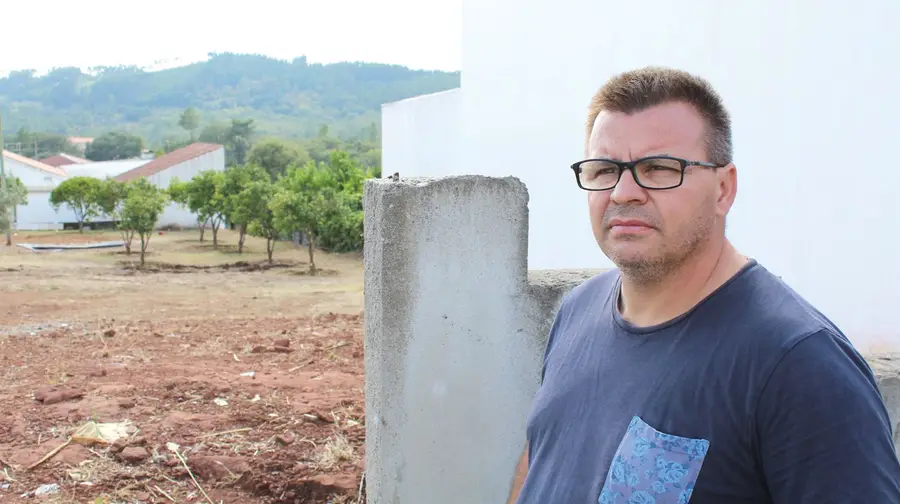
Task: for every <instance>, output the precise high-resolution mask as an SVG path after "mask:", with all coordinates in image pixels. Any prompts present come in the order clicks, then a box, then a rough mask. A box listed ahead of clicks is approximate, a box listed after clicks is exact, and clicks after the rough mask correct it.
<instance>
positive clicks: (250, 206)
mask: <svg viewBox="0 0 900 504" xmlns="http://www.w3.org/2000/svg"><path fill="white" fill-rule="evenodd" d="M275 192H276V187H275V185H274V184H273V183H272V182H271V181H269V180H256V181H253V182H251V183H250V184H248V185H247V186H246V187H244V189H243V190H242V191H241V192H240V194H239V196H238V204H237V206H236V208H235V211H236V213H237V214H238V216H239V218H241V219H242V220H246V221H247V222H249V223H250V224H249V225H248V226H247V232H248V233H250V235H252V236H258V237H260V238H265V239H266V255H267V256H268V258H269V264H272V254H273V252H274V251H275V242H276V241H278V237H279V234H280V233H279V232H278V228H277V227H276V225H275V216H274V213H273V212H272V209H271V208H270V206H269V203H270V202H271V201H272V198H273V197H274V196H275Z"/></svg>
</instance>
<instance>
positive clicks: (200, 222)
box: [197, 217, 209, 243]
mask: <svg viewBox="0 0 900 504" xmlns="http://www.w3.org/2000/svg"><path fill="white" fill-rule="evenodd" d="M207 222H209V219H205V220H200V218H199V217H198V218H197V224H198V225H199V226H200V243H203V233H204V232H205V231H206V223H207Z"/></svg>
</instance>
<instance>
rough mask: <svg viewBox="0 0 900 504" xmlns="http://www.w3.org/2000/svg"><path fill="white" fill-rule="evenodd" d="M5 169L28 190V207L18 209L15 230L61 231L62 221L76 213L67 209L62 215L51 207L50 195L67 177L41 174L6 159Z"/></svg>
mask: <svg viewBox="0 0 900 504" xmlns="http://www.w3.org/2000/svg"><path fill="white" fill-rule="evenodd" d="M3 168H4V169H5V170H6V172H7V174H9V175H11V176H14V177H18V178H19V180H21V181H22V183H23V184H25V188H26V189H27V190H28V203H26V204H25V205H18V206H17V207H16V213H15V223H16V224H15V227H16V229H21V230H39V229H62V224H60V222H61V218H65V217H68V216H71V217H72V219H73V220H74V214H73V212H72V211H71V210H70V209H69V208H68V207H66V206H65V205H64V206H62V207H60V209H59V212H58V213H57V212H56V211H54V210H53V207H52V206H51V205H50V191H52V190H53V188H55V187H56V186H58V185H59V183H60V182H62V181H63V180H65V177H62V176H60V175H56V174H52V173H48V172H45V171H43V170H38V169H37V168H33V167H31V166H28V165H26V164H24V163H20V162H19V161H16V160H14V159H11V158H9V157H4V159H3Z"/></svg>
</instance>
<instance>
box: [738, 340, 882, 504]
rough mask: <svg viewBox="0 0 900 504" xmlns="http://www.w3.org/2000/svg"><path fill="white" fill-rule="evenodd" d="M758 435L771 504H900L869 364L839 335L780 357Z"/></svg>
mask: <svg viewBox="0 0 900 504" xmlns="http://www.w3.org/2000/svg"><path fill="white" fill-rule="evenodd" d="M756 433H757V435H758V443H759V460H760V463H761V466H762V471H763V475H764V476H765V480H766V484H767V486H768V488H769V492H770V494H771V496H772V501H773V502H774V503H775V504H838V503H840V504H855V503H860V504H862V503H871V502H879V503H882V502H883V503H889V502H890V503H900V462H898V459H897V455H896V453H895V451H894V442H893V438H892V435H891V421H890V417H889V416H888V413H887V410H886V408H885V405H884V402H883V401H882V397H881V394H880V392H879V390H878V388H877V385H876V381H875V378H874V376H873V373H872V371H871V369H870V368H869V366H868V364H867V363H866V362H865V360H863V358H862V357H861V356H860V355H859V353H857V352H856V350H854V349H853V347H852V346H851V345H850V343H849V342H847V341H846V340H845V339H844V338H842V337H840V336H838V335H837V334H833V333H831V332H828V331H820V332H818V333H815V334H812V335H810V336H808V337H806V338H804V339H803V340H802V341H800V342H799V343H797V344H796V345H795V346H794V347H793V348H792V349H790V350H789V351H788V352H787V353H786V354H785V355H784V356H783V357H782V359H781V361H780V362H779V363H778V364H777V365H776V366H775V368H774V370H773V372H772V373H771V375H770V377H769V379H768V381H767V382H766V385H765V386H764V387H763V389H762V391H761V394H760V397H759V402H758V407H757V414H756Z"/></svg>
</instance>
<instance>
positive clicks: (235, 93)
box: [0, 53, 460, 144]
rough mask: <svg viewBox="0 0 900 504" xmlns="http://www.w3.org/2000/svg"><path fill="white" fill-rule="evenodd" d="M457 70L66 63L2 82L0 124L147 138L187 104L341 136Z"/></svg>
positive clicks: (291, 129)
mask: <svg viewBox="0 0 900 504" xmlns="http://www.w3.org/2000/svg"><path fill="white" fill-rule="evenodd" d="M459 80H460V77H459V72H453V73H449V72H438V71H420V70H411V69H408V68H406V67H402V66H396V65H382V64H372V63H335V64H328V65H322V64H309V63H307V61H306V58H305V57H303V58H297V59H295V60H293V61H290V62H288V61H282V60H277V59H272V58H268V57H264V56H256V55H241V54H230V53H228V54H211V55H210V58H209V60H208V61H205V62H202V63H196V64H192V65H188V66H184V67H179V68H173V69H168V70H161V71H154V72H147V71H143V70H141V69H139V68H136V67H112V68H110V67H105V68H100V69H93V70H92V71H91V73H90V74H86V73H83V72H82V71H81V70H79V69H78V68H61V69H56V70H54V71H52V72H50V73H49V74H47V75H44V76H41V77H36V76H35V73H34V72H33V71H29V70H23V71H17V72H12V73H11V74H10V75H9V76H8V77H6V78H3V79H0V107H2V108H3V114H4V116H3V123H4V124H3V129H4V130H5V131H7V132H10V131H16V130H18V129H19V128H26V129H27V130H30V131H47V132H56V133H64V134H67V135H74V136H98V135H100V134H102V133H105V132H107V131H111V130H117V131H127V132H131V133H135V134H138V135H140V136H142V137H144V138H145V139H146V140H147V141H148V142H149V143H154V144H156V143H159V142H161V141H163V140H164V139H167V138H175V137H181V136H183V134H184V130H183V129H181V128H180V127H179V125H178V121H179V117H180V115H181V113H182V112H183V111H184V110H185V109H186V108H188V107H194V108H196V109H198V110H199V112H200V114H201V117H202V125H201V126H206V125H208V124H212V123H217V122H220V123H223V122H229V121H230V120H231V119H253V120H254V123H255V125H256V131H257V133H259V134H262V135H273V136H279V137H282V138H304V137H311V136H314V135H316V134H317V132H318V131H319V129H320V127H321V126H322V125H327V126H328V129H329V131H330V132H331V133H332V134H334V135H337V136H342V137H351V136H356V135H357V134H359V133H360V132H363V131H371V127H372V124H373V123H375V124H378V123H379V117H380V106H381V104H382V103H385V102H390V101H394V100H399V99H403V98H408V97H411V96H415V95H419V94H424V93H432V92H437V91H443V90H446V89H451V88H454V87H457V86H459Z"/></svg>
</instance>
